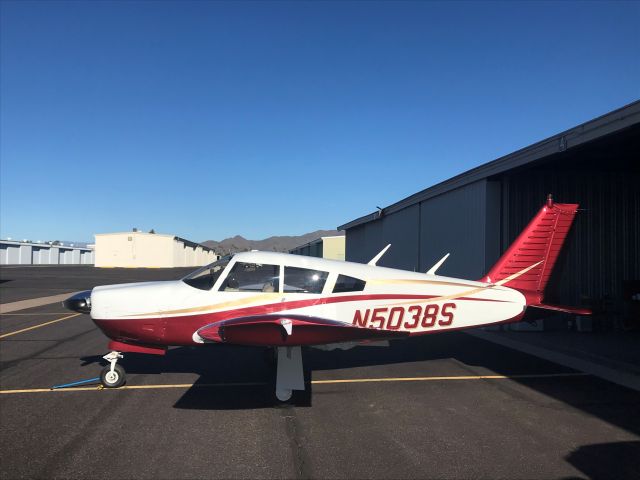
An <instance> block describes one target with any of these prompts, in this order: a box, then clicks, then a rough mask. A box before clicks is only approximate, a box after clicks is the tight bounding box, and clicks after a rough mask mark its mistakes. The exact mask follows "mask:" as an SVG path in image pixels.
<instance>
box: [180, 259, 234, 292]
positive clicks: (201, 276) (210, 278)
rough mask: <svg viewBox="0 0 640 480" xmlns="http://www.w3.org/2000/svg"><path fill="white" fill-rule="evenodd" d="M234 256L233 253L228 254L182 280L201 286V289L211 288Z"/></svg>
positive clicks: (193, 285)
mask: <svg viewBox="0 0 640 480" xmlns="http://www.w3.org/2000/svg"><path fill="white" fill-rule="evenodd" d="M232 257H233V255H227V256H226V257H222V258H221V259H220V260H218V261H217V262H213V263H210V264H209V265H205V266H204V267H202V268H199V269H198V270H196V271H195V272H191V273H190V274H189V275H187V276H186V277H184V278H183V279H182V281H183V282H184V283H186V284H187V285H191V286H192V287H195V288H199V289H200V290H211V288H212V287H213V285H214V284H215V283H216V280H218V277H220V274H221V273H222V272H223V271H224V268H225V267H226V266H227V265H229V262H230V261H231V258H232Z"/></svg>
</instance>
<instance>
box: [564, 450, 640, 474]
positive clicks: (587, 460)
mask: <svg viewBox="0 0 640 480" xmlns="http://www.w3.org/2000/svg"><path fill="white" fill-rule="evenodd" d="M638 456H640V442H611V443H598V444H594V445H583V446H581V447H578V448H576V449H575V450H573V451H572V452H571V453H569V454H568V455H567V456H566V457H565V460H566V461H567V462H568V463H570V464H571V465H573V466H574V467H575V468H576V469H578V470H580V471H581V472H582V473H583V474H584V475H585V476H586V477H587V478H590V479H593V480H599V479H603V480H604V479H610V478H616V479H626V478H628V479H637V478H640V468H639V467H638ZM563 480H573V478H572V477H569V478H566V479H563Z"/></svg>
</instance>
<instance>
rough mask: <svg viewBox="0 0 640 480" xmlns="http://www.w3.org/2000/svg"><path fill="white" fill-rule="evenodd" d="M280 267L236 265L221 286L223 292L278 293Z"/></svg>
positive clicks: (256, 264)
mask: <svg viewBox="0 0 640 480" xmlns="http://www.w3.org/2000/svg"><path fill="white" fill-rule="evenodd" d="M279 288H280V267H279V266H278V265H265V264H259V263H243V262H238V263H236V264H235V265H234V266H233V268H232V269H231V271H230V272H229V275H227V278H226V280H225V281H224V282H223V283H222V285H221V286H220V291H222V292H266V293H274V292H278V290H279Z"/></svg>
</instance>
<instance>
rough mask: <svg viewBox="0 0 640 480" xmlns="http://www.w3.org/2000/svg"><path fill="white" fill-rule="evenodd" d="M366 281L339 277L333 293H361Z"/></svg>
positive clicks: (343, 276)
mask: <svg viewBox="0 0 640 480" xmlns="http://www.w3.org/2000/svg"><path fill="white" fill-rule="evenodd" d="M364 286H365V281H364V280H360V279H359V278H353V277H348V276H346V275H338V279H337V280H336V284H335V286H334V287H333V293H340V292H361V291H362V290H364Z"/></svg>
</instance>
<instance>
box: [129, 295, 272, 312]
mask: <svg viewBox="0 0 640 480" xmlns="http://www.w3.org/2000/svg"><path fill="white" fill-rule="evenodd" d="M279 297H280V294H279V293H261V294H260V295H253V296H251V297H245V298H240V299H238V300H231V301H228V302H221V303H214V304H213V305H203V306H201V307H192V308H180V309H178V310H164V311H161V312H150V313H136V314H134V315H127V316H128V317H143V316H149V315H175V314H178V313H195V312H204V311H208V310H221V309H227V308H233V307H239V306H244V305H249V304H251V303H264V301H265V300H275V299H277V298H279Z"/></svg>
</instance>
